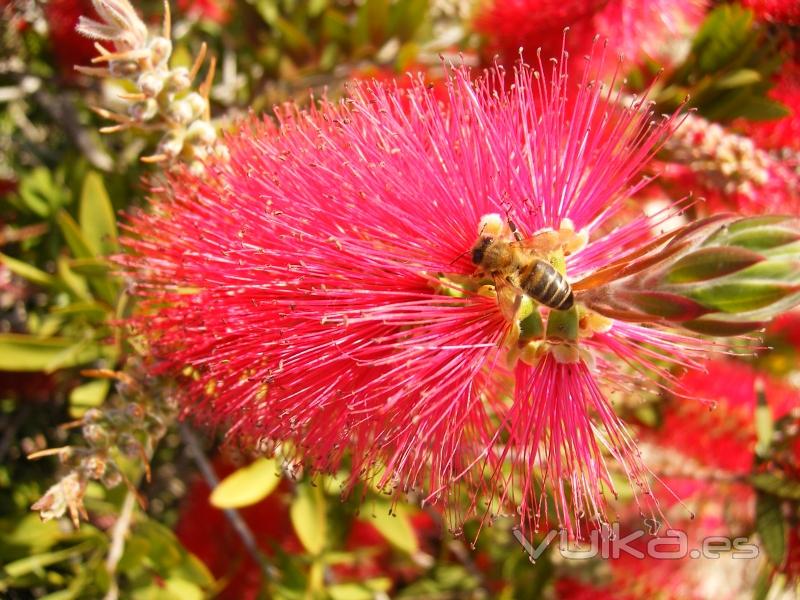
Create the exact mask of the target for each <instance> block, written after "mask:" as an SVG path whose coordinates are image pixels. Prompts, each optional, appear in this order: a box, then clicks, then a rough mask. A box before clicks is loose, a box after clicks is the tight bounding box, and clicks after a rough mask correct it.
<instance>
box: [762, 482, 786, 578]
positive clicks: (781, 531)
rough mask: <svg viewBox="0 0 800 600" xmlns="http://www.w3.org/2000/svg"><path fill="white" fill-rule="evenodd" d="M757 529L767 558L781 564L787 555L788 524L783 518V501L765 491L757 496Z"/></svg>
mask: <svg viewBox="0 0 800 600" xmlns="http://www.w3.org/2000/svg"><path fill="white" fill-rule="evenodd" d="M756 531H757V532H758V535H759V537H760V538H761V545H762V546H763V547H764V550H765V551H766V554H767V558H768V559H769V560H770V562H771V563H772V564H773V565H776V566H779V565H781V564H782V563H783V559H784V557H785V556H786V525H785V523H784V520H783V512H782V510H781V501H780V500H779V499H778V498H776V497H775V496H772V495H770V494H765V493H763V492H761V493H759V494H758V495H757V496H756Z"/></svg>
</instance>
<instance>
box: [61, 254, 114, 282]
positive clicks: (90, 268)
mask: <svg viewBox="0 0 800 600" xmlns="http://www.w3.org/2000/svg"><path fill="white" fill-rule="evenodd" d="M69 267H70V269H72V270H73V271H74V272H75V273H77V274H78V275H83V276H84V277H90V278H92V277H108V275H109V272H110V271H111V265H110V264H109V263H108V261H107V260H106V259H104V258H99V257H98V258H73V259H70V261H69Z"/></svg>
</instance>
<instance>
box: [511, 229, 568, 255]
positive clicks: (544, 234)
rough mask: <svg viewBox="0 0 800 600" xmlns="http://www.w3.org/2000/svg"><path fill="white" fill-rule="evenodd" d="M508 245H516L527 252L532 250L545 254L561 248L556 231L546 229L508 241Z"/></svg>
mask: <svg viewBox="0 0 800 600" xmlns="http://www.w3.org/2000/svg"><path fill="white" fill-rule="evenodd" d="M510 245H511V246H516V247H517V248H522V249H523V250H526V251H527V252H533V253H535V254H539V255H547V254H549V253H551V252H554V251H556V250H558V249H559V248H561V238H560V237H559V235H558V232H557V231H554V230H552V229H546V230H544V231H540V232H539V233H537V234H536V235H534V236H531V237H529V238H525V239H523V240H520V241H515V242H510Z"/></svg>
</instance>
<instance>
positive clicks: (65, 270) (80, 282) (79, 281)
mask: <svg viewBox="0 0 800 600" xmlns="http://www.w3.org/2000/svg"><path fill="white" fill-rule="evenodd" d="M56 265H57V267H56V268H57V270H58V276H59V278H60V279H61V281H62V282H63V283H64V286H65V287H66V288H67V289H68V290H69V291H70V292H71V293H72V295H73V296H75V297H76V298H80V299H81V300H84V301H86V302H91V301H92V300H93V298H92V294H91V292H90V291H89V286H88V285H87V284H86V280H85V279H84V278H83V277H81V276H80V275H77V274H75V273H73V272H72V270H71V269H70V268H69V262H68V260H67V258H66V257H64V256H59V257H58V260H57V261H56Z"/></svg>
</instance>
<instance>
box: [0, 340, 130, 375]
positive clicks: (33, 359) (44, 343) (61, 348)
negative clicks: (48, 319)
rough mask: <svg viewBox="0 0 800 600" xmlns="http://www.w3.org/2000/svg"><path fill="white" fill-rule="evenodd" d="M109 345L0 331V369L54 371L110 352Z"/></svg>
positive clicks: (111, 353) (111, 349) (111, 350)
mask: <svg viewBox="0 0 800 600" xmlns="http://www.w3.org/2000/svg"><path fill="white" fill-rule="evenodd" d="M113 352H114V349H113V347H111V346H102V345H101V344H99V343H97V342H94V341H91V340H74V339H68V338H55V337H51V338H37V337H34V336H30V335H23V334H17V333H4V334H0V371H55V370H56V369H64V368H67V367H74V366H77V365H82V364H86V363H88V362H91V361H93V360H96V359H98V358H101V357H109V356H111V355H113Z"/></svg>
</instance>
